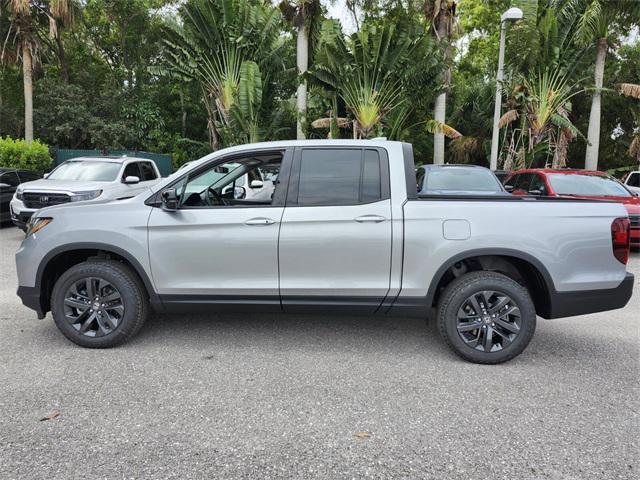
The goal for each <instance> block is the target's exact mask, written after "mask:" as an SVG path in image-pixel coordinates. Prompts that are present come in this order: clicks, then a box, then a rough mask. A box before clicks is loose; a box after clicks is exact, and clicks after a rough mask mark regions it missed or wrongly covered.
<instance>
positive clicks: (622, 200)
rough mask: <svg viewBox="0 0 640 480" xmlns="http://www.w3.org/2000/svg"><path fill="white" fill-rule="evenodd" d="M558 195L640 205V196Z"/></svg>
mask: <svg viewBox="0 0 640 480" xmlns="http://www.w3.org/2000/svg"><path fill="white" fill-rule="evenodd" d="M558 197H565V198H586V199H589V200H608V201H610V202H618V203H623V204H624V205H625V206H627V205H631V206H633V205H637V206H640V198H639V197H618V196H615V195H607V196H603V195H597V196H594V195H562V194H560V195H558Z"/></svg>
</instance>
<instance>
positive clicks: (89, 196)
mask: <svg viewBox="0 0 640 480" xmlns="http://www.w3.org/2000/svg"><path fill="white" fill-rule="evenodd" d="M101 194H102V190H92V191H89V192H73V195H72V196H71V201H72V202H82V201H84V200H93V199H94V198H98V197H99V196H100V195H101Z"/></svg>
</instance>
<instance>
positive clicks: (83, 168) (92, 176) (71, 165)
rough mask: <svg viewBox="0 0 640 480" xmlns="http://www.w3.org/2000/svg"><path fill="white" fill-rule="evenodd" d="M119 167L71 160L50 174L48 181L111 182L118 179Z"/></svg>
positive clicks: (111, 163)
mask: <svg viewBox="0 0 640 480" xmlns="http://www.w3.org/2000/svg"><path fill="white" fill-rule="evenodd" d="M121 166H122V165H121V164H120V163H117V162H100V161H96V160H86V161H82V160H80V161H78V160H71V161H68V162H64V163H63V164H61V165H60V166H59V167H58V168H56V169H55V170H54V171H53V172H51V174H50V175H49V177H48V179H49V180H84V181H93V182H113V181H114V180H115V179H116V178H117V177H118V172H119V171H120V167H121Z"/></svg>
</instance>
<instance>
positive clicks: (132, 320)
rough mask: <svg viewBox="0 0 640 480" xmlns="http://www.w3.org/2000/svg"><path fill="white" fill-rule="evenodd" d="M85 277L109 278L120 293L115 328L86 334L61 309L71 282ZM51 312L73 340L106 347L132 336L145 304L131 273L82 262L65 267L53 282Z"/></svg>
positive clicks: (83, 343)
mask: <svg viewBox="0 0 640 480" xmlns="http://www.w3.org/2000/svg"><path fill="white" fill-rule="evenodd" d="M87 277H100V278H103V279H104V280H106V281H107V282H110V283H111V284H112V285H113V286H114V287H115V288H116V289H117V290H118V292H119V293H120V296H121V298H122V304H123V305H124V315H123V317H122V320H121V321H120V324H119V325H118V326H117V328H116V329H115V330H114V331H113V332H111V333H109V334H108V335H105V336H103V337H88V336H85V335H83V334H81V333H80V332H78V331H77V330H76V329H75V328H74V327H73V325H71V324H70V323H69V322H68V321H67V319H66V317H65V312H64V299H65V294H66V292H67V290H68V289H69V287H70V286H71V285H72V284H73V282H77V281H79V280H82V279H83V278H87ZM51 313H52V315H53V319H54V321H55V323H56V326H57V327H58V329H59V330H60V331H61V332H62V333H63V334H64V336H65V337H67V338H68V339H69V340H71V341H72V342H73V343H75V344H77V345H80V346H82V347H89V348H109V347H114V346H116V345H119V344H121V343H123V342H124V341H126V340H127V339H128V338H130V337H131V336H133V335H134V334H135V333H136V332H137V330H138V329H139V328H140V326H141V324H142V322H143V321H144V317H145V315H146V308H145V304H144V299H143V296H142V295H141V292H140V288H139V286H138V285H137V284H136V282H135V281H134V279H133V278H131V274H130V273H129V272H128V271H127V270H126V269H125V268H124V267H120V266H119V265H112V264H110V263H98V262H96V263H93V262H85V263H82V264H79V265H76V266H75V267H72V268H71V269H69V270H67V271H66V272H65V273H64V274H63V275H62V276H61V277H60V278H59V279H58V281H57V282H56V284H55V286H54V289H53V292H52V295H51Z"/></svg>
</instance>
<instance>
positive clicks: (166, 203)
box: [136, 177, 178, 212]
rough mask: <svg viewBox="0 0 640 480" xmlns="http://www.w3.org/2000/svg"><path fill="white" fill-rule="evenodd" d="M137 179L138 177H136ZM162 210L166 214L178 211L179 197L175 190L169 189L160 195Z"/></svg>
mask: <svg viewBox="0 0 640 480" xmlns="http://www.w3.org/2000/svg"><path fill="white" fill-rule="evenodd" d="M136 178H137V177H136ZM160 198H161V200H162V209H163V210H164V211H166V212H175V211H176V210H178V195H177V194H176V189H175V188H168V189H166V190H164V191H163V192H162V193H161V194H160Z"/></svg>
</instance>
